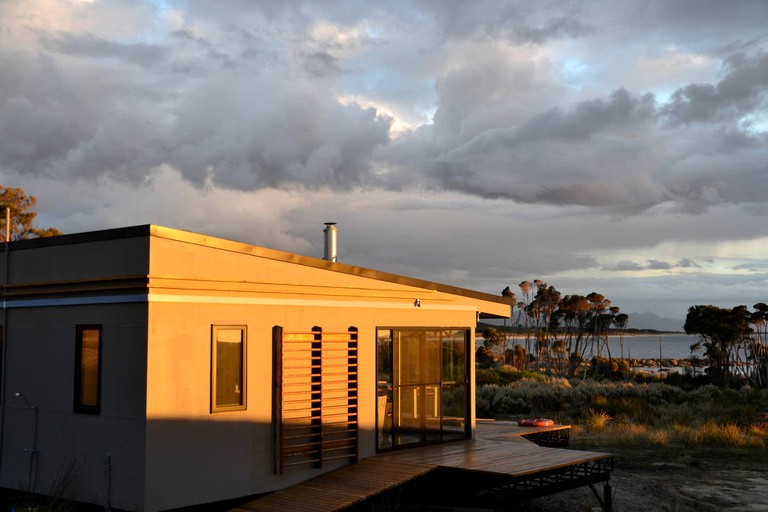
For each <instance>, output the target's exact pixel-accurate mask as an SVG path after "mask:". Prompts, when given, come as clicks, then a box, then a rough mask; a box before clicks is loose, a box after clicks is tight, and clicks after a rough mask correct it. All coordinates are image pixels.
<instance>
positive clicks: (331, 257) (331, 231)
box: [323, 222, 338, 263]
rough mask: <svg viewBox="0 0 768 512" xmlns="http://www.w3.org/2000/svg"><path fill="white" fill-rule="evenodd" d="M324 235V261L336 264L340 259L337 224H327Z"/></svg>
mask: <svg viewBox="0 0 768 512" xmlns="http://www.w3.org/2000/svg"><path fill="white" fill-rule="evenodd" d="M323 233H325V250H324V251H323V259H324V260H327V261H330V262H331V263H336V258H337V257H338V252H337V246H336V240H337V233H338V229H336V223H335V222H326V223H325V229H324V230H323Z"/></svg>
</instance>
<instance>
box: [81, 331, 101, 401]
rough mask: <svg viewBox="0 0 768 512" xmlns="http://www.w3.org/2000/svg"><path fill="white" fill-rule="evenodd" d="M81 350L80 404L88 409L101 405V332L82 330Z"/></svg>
mask: <svg viewBox="0 0 768 512" xmlns="http://www.w3.org/2000/svg"><path fill="white" fill-rule="evenodd" d="M80 332H81V336H82V339H81V350H80V396H79V403H80V405H84V406H87V407H97V406H98V405H99V350H100V349H101V347H100V344H101V339H100V331H99V330H98V329H82V330H81V331H80Z"/></svg>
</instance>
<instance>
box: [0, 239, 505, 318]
mask: <svg viewBox="0 0 768 512" xmlns="http://www.w3.org/2000/svg"><path fill="white" fill-rule="evenodd" d="M147 236H153V237H159V238H165V239H170V240H176V241H180V242H185V243H189V244H194V245H200V246H204V247H211V248H216V249H221V250H226V251H232V252H237V253H241V254H248V255H252V256H257V257H260V258H267V259H271V260H276V261H282V262H286V263H293V264H295V265H303V266H308V267H313V268H319V269H324V270H328V271H331V272H339V273H343V274H349V275H354V276H359V277H365V278H369V279H376V280H379V281H386V282H390V283H396V284H400V285H405V286H413V287H417V288H423V289H426V290H434V291H438V292H443V293H448V294H451V295H458V296H462V297H467V298H472V299H477V300H482V301H487V302H493V303H498V304H509V302H508V301H507V300H506V299H505V298H504V297H502V296H500V295H491V294H489V293H484V292H478V291H475V290H469V289H466V288H460V287H457V286H451V285H447V284H441V283H436V282H433V281H427V280H424V279H418V278H414V277H407V276H402V275H398V274H392V273H389V272H383V271H380V270H373V269H369V268H365V267H358V266H355V265H348V264H346V263H332V262H330V261H327V260H323V259H320V258H313V257H310V256H304V255H301V254H295V253H290V252H284V251H278V250H276V249H269V248H266V247H259V246H256V245H251V244H246V243H243V242H235V241H232V240H225V239H222V238H217V237H212V236H208V235H202V234H199V233H194V232H191V231H184V230H180V229H174V228H168V227H164V226H158V225H154V224H145V225H141V226H129V227H123V228H115V229H106V230H100V231H89V232H83V233H72V234H67V235H59V236H53V237H46V238H33V239H28V240H17V241H14V242H11V250H13V251H17V250H25V249H36V248H42V247H55V246H60V245H72V244H82V243H93V242H102V241H109V240H117V239H125V238H137V237H147ZM4 251H5V244H0V252H4Z"/></svg>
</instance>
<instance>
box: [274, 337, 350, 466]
mask: <svg viewBox="0 0 768 512" xmlns="http://www.w3.org/2000/svg"><path fill="white" fill-rule="evenodd" d="M273 336H274V345H275V346H274V354H275V366H274V368H275V393H274V394H275V401H274V403H275V428H276V432H275V439H276V444H277V446H276V449H277V451H276V464H275V471H276V472H277V473H278V474H282V472H283V470H284V468H286V467H289V466H298V465H308V464H311V465H313V466H314V467H322V465H323V463H324V462H325V461H330V460H337V459H348V460H350V461H357V456H358V421H357V420H358V418H357V386H358V381H357V348H358V347H357V329H355V328H354V327H350V329H349V331H347V332H341V333H330V332H323V331H322V329H320V328H319V327H315V328H313V329H312V331H311V332H303V333H302V332H283V330H282V328H280V327H275V329H274V334H273Z"/></svg>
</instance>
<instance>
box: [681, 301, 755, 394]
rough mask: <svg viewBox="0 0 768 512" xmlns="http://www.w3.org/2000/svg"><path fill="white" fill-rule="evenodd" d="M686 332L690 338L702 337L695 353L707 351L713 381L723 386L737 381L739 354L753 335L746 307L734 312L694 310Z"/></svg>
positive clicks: (693, 346)
mask: <svg viewBox="0 0 768 512" xmlns="http://www.w3.org/2000/svg"><path fill="white" fill-rule="evenodd" d="M683 329H684V330H685V333H686V334H698V335H699V341H698V342H697V343H694V344H693V345H692V346H691V349H692V350H694V349H698V348H701V347H703V348H704V356H705V357H707V359H708V360H709V372H710V374H711V376H712V380H713V381H714V382H715V383H716V384H719V385H727V384H729V383H730V382H731V381H732V379H733V377H734V366H735V363H737V362H738V359H739V351H740V349H741V347H742V346H744V344H745V342H746V341H747V340H749V339H750V338H751V336H750V335H751V334H752V332H753V331H752V327H750V314H749V312H748V311H747V308H746V306H736V307H734V308H731V309H727V308H721V307H717V306H711V305H709V306H704V305H698V306H691V307H690V308H689V309H688V315H687V316H686V317H685V325H684V326H683Z"/></svg>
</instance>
